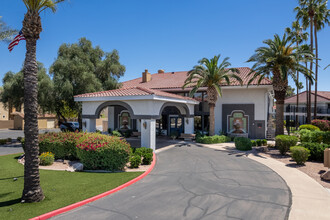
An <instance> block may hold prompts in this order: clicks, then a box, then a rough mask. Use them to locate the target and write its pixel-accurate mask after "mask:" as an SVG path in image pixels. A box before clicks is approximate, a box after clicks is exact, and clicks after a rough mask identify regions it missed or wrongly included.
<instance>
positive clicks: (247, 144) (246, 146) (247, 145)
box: [234, 137, 252, 151]
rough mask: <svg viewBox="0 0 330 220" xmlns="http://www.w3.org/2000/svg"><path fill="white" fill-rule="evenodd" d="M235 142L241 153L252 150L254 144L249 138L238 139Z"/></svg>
mask: <svg viewBox="0 0 330 220" xmlns="http://www.w3.org/2000/svg"><path fill="white" fill-rule="evenodd" d="M234 141H235V147H236V149H238V150H241V151H247V150H252V142H251V140H250V139H249V138H245V137H236V138H235V139H234Z"/></svg>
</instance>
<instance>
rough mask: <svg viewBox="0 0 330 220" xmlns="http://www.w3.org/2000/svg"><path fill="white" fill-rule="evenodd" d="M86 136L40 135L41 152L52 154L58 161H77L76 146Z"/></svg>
mask: <svg viewBox="0 0 330 220" xmlns="http://www.w3.org/2000/svg"><path fill="white" fill-rule="evenodd" d="M83 135H84V133H79V132H59V133H46V134H40V135H39V152H40V153H44V152H52V153H54V154H55V158H56V159H69V160H76V159H77V154H76V145H77V142H78V140H79V139H80V138H81V137H82V136H83Z"/></svg>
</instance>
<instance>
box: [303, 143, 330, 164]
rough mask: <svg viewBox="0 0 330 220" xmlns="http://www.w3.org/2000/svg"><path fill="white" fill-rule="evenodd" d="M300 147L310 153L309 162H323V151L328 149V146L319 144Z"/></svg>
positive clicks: (304, 144) (307, 144)
mask: <svg viewBox="0 0 330 220" xmlns="http://www.w3.org/2000/svg"><path fill="white" fill-rule="evenodd" d="M300 146H302V147H304V148H306V149H308V150H309V151H310V154H311V155H310V157H309V159H310V160H315V161H320V162H323V159H324V150H325V149H326V148H330V145H329V144H319V143H308V142H304V143H301V144H300Z"/></svg>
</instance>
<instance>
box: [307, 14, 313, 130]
mask: <svg viewBox="0 0 330 220" xmlns="http://www.w3.org/2000/svg"><path fill="white" fill-rule="evenodd" d="M313 24H314V19H313V16H310V25H309V26H310V35H309V36H310V37H311V39H310V40H311V43H310V44H311V45H310V46H311V52H312V53H313V51H314V48H313V42H314V40H313ZM310 71H311V72H313V60H311V62H310ZM311 89H312V87H311V82H309V92H308V99H309V103H308V106H307V124H310V123H311V118H312V105H311V103H312V100H311V98H312V96H311Z"/></svg>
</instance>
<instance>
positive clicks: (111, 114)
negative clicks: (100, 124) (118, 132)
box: [108, 106, 115, 131]
mask: <svg viewBox="0 0 330 220" xmlns="http://www.w3.org/2000/svg"><path fill="white" fill-rule="evenodd" d="M108 128H111V130H112V131H113V130H115V107H113V106H109V107H108Z"/></svg>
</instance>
